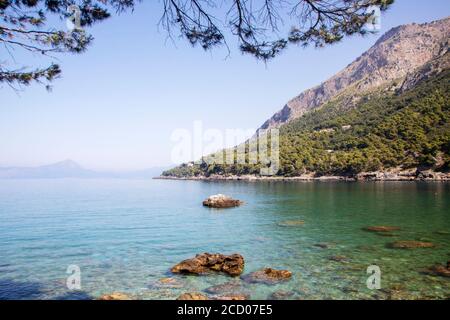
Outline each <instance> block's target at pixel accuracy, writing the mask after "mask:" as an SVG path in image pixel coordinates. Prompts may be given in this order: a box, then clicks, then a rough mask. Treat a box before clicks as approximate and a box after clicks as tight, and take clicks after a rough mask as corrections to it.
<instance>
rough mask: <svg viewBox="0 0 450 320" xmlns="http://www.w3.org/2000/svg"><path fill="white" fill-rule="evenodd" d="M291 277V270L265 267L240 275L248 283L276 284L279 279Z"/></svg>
mask: <svg viewBox="0 0 450 320" xmlns="http://www.w3.org/2000/svg"><path fill="white" fill-rule="evenodd" d="M291 277H292V272H290V271H288V270H276V269H272V268H265V269H263V270H259V271H255V272H252V273H250V274H248V275H245V276H243V277H242V279H243V280H244V281H246V282H248V283H265V284H270V285H271V284H276V283H278V282H281V281H286V280H289V279H290V278H291Z"/></svg>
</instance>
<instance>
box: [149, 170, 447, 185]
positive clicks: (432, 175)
mask: <svg viewBox="0 0 450 320" xmlns="http://www.w3.org/2000/svg"><path fill="white" fill-rule="evenodd" d="M153 179H160V180H193V181H246V182H257V181H349V182H355V181H358V182H364V181H405V182H407V181H440V182H445V181H450V172H437V171H432V170H420V169H418V168H411V169H406V170H405V169H401V168H393V169H390V170H388V171H375V172H361V173H359V174H357V175H354V176H316V175H315V173H314V172H311V173H306V174H304V175H301V176H295V177H283V176H259V175H241V176H238V175H210V176H204V175H199V176H191V177H175V176H159V177H154V178H153Z"/></svg>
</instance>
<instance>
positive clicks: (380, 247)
mask: <svg viewBox="0 0 450 320" xmlns="http://www.w3.org/2000/svg"><path fill="white" fill-rule="evenodd" d="M216 193H224V194H228V195H231V196H233V197H235V198H238V199H241V200H243V201H245V202H246V204H245V205H244V206H242V207H239V208H234V209H229V210H214V209H207V208H203V207H202V205H201V202H202V200H203V199H204V198H206V197H207V196H209V195H211V194H216ZM449 208H450V184H444V183H330V182H326V183H320V182H317V183H312V182H289V183H283V182H276V183H275V182H272V183H270V182H261V183H245V182H193V181H163V180H153V181H145V180H76V179H67V180H64V179H63V180H2V181H0V299H92V298H96V297H98V296H99V295H101V294H106V293H111V292H117V291H118V292H123V293H127V294H129V295H131V296H132V297H133V298H136V299H175V298H176V297H178V295H180V294H181V293H183V292H189V291H199V292H201V291H203V290H205V289H206V288H208V287H210V286H213V285H218V284H222V283H225V282H228V281H230V278H228V277H226V276H223V275H208V276H200V277H198V276H176V275H171V274H170V272H169V269H170V267H171V266H172V265H174V264H176V263H177V262H179V261H181V260H183V259H186V258H189V257H192V256H194V255H195V254H196V253H201V252H220V253H225V254H228V253H235V252H236V253H240V254H242V255H243V256H244V258H245V262H246V266H245V271H244V273H249V272H252V271H255V270H258V269H261V268H263V267H273V268H283V269H288V270H290V271H292V272H293V278H292V280H290V281H288V282H285V283H281V284H277V285H274V286H269V285H265V284H251V285H248V284H245V283H243V282H242V281H241V280H240V279H239V278H237V279H234V280H233V281H235V282H236V283H237V284H238V285H239V286H240V288H239V291H240V292H241V291H243V292H246V293H249V294H250V296H251V298H252V299H267V298H268V297H269V296H270V295H271V294H273V293H274V292H275V293H278V294H281V295H283V296H284V297H288V298H289V299H388V298H393V299H396V298H399V299H415V298H421V299H429V298H433V299H443V298H448V296H449V292H450V279H449V278H443V277H436V276H430V275H425V274H423V273H421V272H420V270H421V269H423V268H425V267H429V266H431V265H433V264H435V263H446V262H447V260H450V235H449V232H450V210H449ZM286 220H304V221H305V223H304V225H301V226H292V227H285V226H284V227H283V226H280V225H279V223H280V222H283V221H286ZM370 225H390V226H399V227H401V228H402V230H401V231H396V232H393V237H383V236H380V235H378V234H373V233H369V232H366V231H363V230H362V229H361V228H363V227H365V226H370ZM395 240H422V241H431V242H433V243H435V244H436V248H432V249H413V250H398V249H397V250H396V249H389V248H388V247H387V246H386V245H387V244H388V243H389V242H392V241H395ZM317 243H328V245H329V248H325V249H323V248H319V247H317V246H315V244H317ZM336 255H341V256H345V257H346V259H347V260H346V261H344V262H336V261H332V260H330V257H331V256H336ZM373 264H375V265H378V266H379V267H380V268H381V272H382V274H381V286H382V289H381V290H369V289H367V287H366V279H367V277H368V275H367V274H366V268H367V267H368V266H369V265H373ZM69 265H78V266H79V267H80V268H81V286H82V287H81V290H79V291H70V290H68V289H67V288H66V285H65V283H66V277H67V276H68V274H66V270H67V267H68V266H69ZM164 277H173V278H175V279H176V284H175V285H173V284H171V285H167V284H166V285H164V284H162V283H160V282H159V279H161V278H164Z"/></svg>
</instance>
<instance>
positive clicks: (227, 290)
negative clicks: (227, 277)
mask: <svg viewBox="0 0 450 320" xmlns="http://www.w3.org/2000/svg"><path fill="white" fill-rule="evenodd" d="M205 292H208V293H210V294H216V295H229V294H233V295H234V294H244V293H245V294H246V292H244V288H243V286H242V283H241V282H238V281H229V282H225V283H222V284H218V285H215V286H212V287H209V288H206V289H205Z"/></svg>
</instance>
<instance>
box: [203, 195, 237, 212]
mask: <svg viewBox="0 0 450 320" xmlns="http://www.w3.org/2000/svg"><path fill="white" fill-rule="evenodd" d="M242 204H243V202H242V201H240V200H236V199H233V198H231V197H229V196H226V195H223V194H216V195H213V196H210V197H209V198H208V199H206V200H205V201H203V206H205V207H209V208H216V209H224V208H234V207H239V206H240V205H242Z"/></svg>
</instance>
